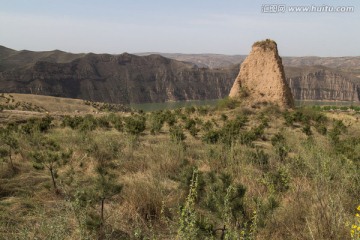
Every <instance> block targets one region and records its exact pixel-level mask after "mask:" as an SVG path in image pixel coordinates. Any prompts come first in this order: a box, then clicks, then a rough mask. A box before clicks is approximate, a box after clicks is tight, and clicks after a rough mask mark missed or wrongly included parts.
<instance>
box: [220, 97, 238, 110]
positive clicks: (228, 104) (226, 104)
mask: <svg viewBox="0 0 360 240" xmlns="http://www.w3.org/2000/svg"><path fill="white" fill-rule="evenodd" d="M238 105H239V103H238V101H236V100H235V99H233V98H230V97H226V98H223V99H221V100H219V102H218V103H217V108H218V109H234V108H236V107H237V106H238Z"/></svg>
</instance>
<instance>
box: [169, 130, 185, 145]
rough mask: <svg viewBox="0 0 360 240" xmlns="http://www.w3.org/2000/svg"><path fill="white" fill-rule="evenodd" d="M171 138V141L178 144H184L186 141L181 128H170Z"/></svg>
mask: <svg viewBox="0 0 360 240" xmlns="http://www.w3.org/2000/svg"><path fill="white" fill-rule="evenodd" d="M170 137H171V140H172V141H174V142H176V143H179V142H182V141H184V140H185V139H186V136H185V134H184V131H183V130H182V128H181V127H180V126H173V127H171V128H170Z"/></svg>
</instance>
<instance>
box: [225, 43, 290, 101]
mask: <svg viewBox="0 0 360 240" xmlns="http://www.w3.org/2000/svg"><path fill="white" fill-rule="evenodd" d="M229 96H230V97H231V98H237V99H240V100H241V101H244V102H248V103H250V104H257V103H265V102H266V103H274V104H277V105H279V106H280V107H282V108H289V107H293V106H294V99H293V96H292V94H291V91H290V88H289V86H288V84H287V82H286V79H285V73H284V68H283V65H282V62H281V58H280V56H279V54H278V50H277V45H276V43H275V42H274V41H272V40H269V39H267V40H265V41H260V42H256V43H254V45H253V46H252V50H251V53H250V55H249V56H248V57H247V58H246V59H245V61H244V62H243V63H242V64H241V68H240V73H239V75H238V77H237V78H236V80H235V82H234V84H233V87H232V88H231V90H230V94H229Z"/></svg>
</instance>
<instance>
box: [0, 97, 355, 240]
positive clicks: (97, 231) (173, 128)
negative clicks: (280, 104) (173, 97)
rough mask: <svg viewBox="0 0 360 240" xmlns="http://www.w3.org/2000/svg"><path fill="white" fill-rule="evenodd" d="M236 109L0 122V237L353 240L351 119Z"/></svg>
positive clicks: (304, 111)
mask: <svg viewBox="0 0 360 240" xmlns="http://www.w3.org/2000/svg"><path fill="white" fill-rule="evenodd" d="M233 104H235V105H233ZM238 104H239V103H233V102H231V101H230V100H228V99H225V100H224V101H223V102H222V103H221V104H220V105H219V106H216V107H214V108H212V107H205V106H203V107H186V108H183V109H175V110H166V111H157V112H150V113H134V112H131V113H130V112H129V113H101V114H94V115H91V114H73V115H63V116H62V115H55V114H52V113H49V114H45V113H43V114H42V115H39V116H38V117H32V118H24V119H22V120H21V121H18V120H17V121H12V119H11V118H9V119H6V120H3V121H2V123H1V128H0V236H1V238H3V239H358V238H359V232H360V230H359V225H360V222H359V211H360V209H359V204H360V202H359V196H360V171H359V170H360V138H359V133H360V127H359V125H358V124H357V121H358V120H357V119H358V113H357V111H346V112H337V111H332V110H325V109H324V108H315V107H307V108H298V109H295V110H288V111H281V110H279V109H278V108H276V107H275V106H271V105H269V106H263V107H261V108H258V109H256V110H254V109H244V108H242V107H241V106H240V105H238ZM234 106H236V107H234Z"/></svg>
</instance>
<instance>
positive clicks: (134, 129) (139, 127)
mask: <svg viewBox="0 0 360 240" xmlns="http://www.w3.org/2000/svg"><path fill="white" fill-rule="evenodd" d="M124 121H125V129H126V132H128V133H130V134H132V135H139V134H140V133H142V132H143V131H144V130H145V127H146V118H145V117H143V116H139V115H135V116H132V117H127V118H125V119H124Z"/></svg>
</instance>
